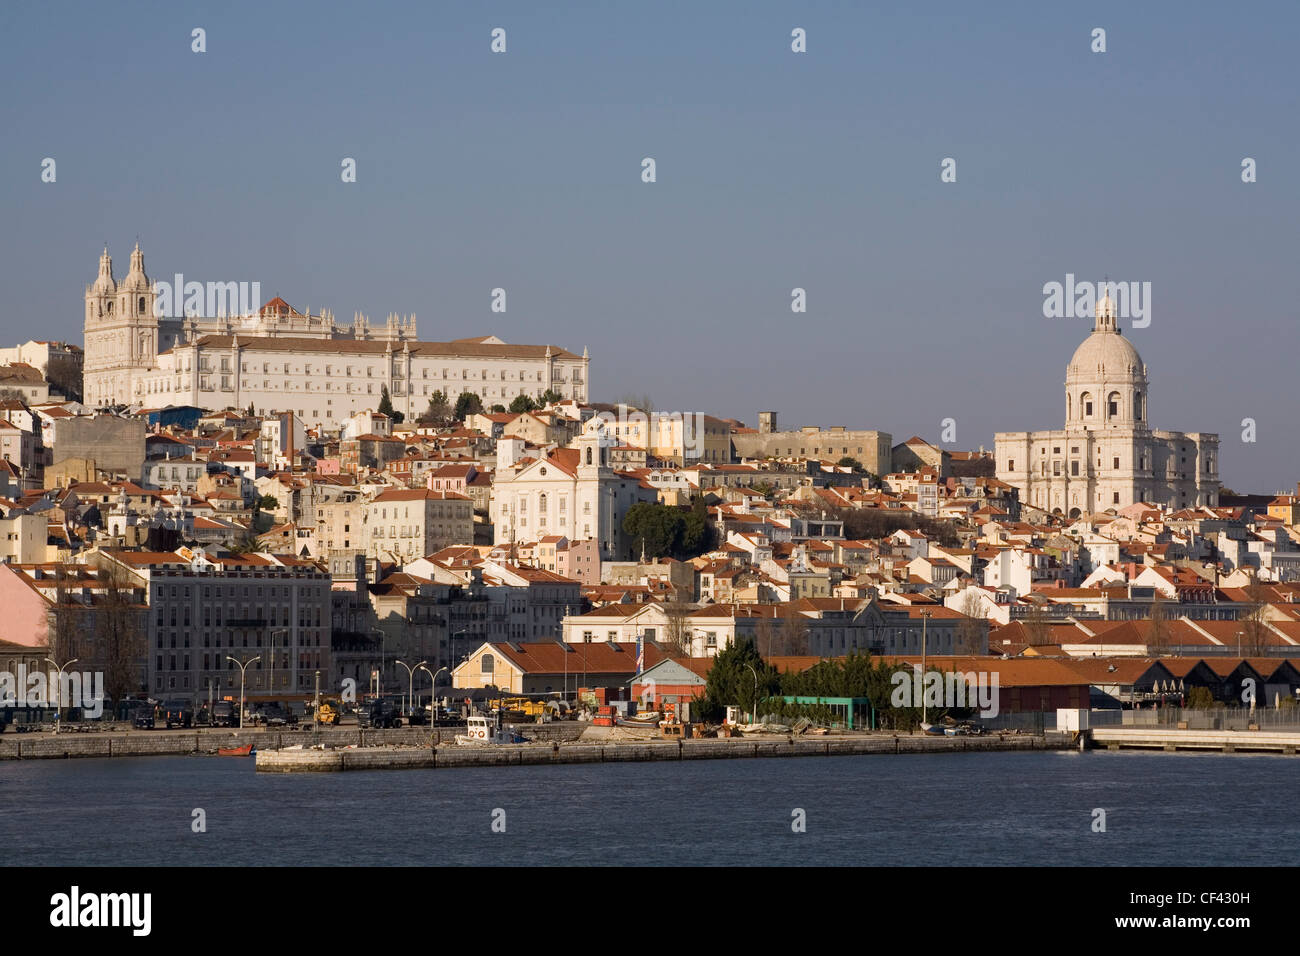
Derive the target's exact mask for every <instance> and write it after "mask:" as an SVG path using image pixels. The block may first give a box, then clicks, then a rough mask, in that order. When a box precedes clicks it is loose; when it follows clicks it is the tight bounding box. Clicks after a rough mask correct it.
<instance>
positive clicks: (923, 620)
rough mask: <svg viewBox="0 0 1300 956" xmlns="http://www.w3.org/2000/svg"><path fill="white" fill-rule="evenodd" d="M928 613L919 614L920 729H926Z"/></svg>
mask: <svg viewBox="0 0 1300 956" xmlns="http://www.w3.org/2000/svg"><path fill="white" fill-rule="evenodd" d="M930 614H931V612H930V611H922V612H921V729H922V730H925V729H926V726H925V725H926V710H925V637H926V634H925V632H926V625H927V624H928V623H929V622H930Z"/></svg>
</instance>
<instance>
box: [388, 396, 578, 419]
mask: <svg viewBox="0 0 1300 956" xmlns="http://www.w3.org/2000/svg"><path fill="white" fill-rule="evenodd" d="M562 399H563V396H562V395H560V394H559V393H558V392H555V391H553V390H551V389H549V388H548V389H547V390H546V391H545V392H543V393H542V395H541V397H540V398H533V397H532V396H531V395H525V394H524V393H523V392H520V393H519V394H518V395H516V396H515V397H514V399H513V400H512V401H511V402H510V405H509V406H506V405H501V404H497V405H493V406H492V407H491V408H490V409H487V408H485V407H484V405H483V399H481V398H479V396H478V395H477V394H475V393H474V392H461V393H460V395H459V396H458V397H457V399H456V402H455V404H452V402H451V400H450V399H449V398H448V397H447V393H446V392H444V391H442V389H438V390H437V391H436V392H434V393H433V394H432V395H430V396H429V404H428V405H427V406H426V407H425V409H424V412H423V413H421V415H420V417H419V418H417V419H416V421H417V422H418V423H419V424H421V425H432V426H435V427H437V426H443V425H450V424H452V423H454V422H463V421H464V420H465V419H466V418H468V417H469V416H470V415H482V414H483V413H484V412H485V411H491V412H494V413H495V412H510V413H511V414H514V415H522V414H523V413H524V412H535V411H537V410H538V409H539V408H545V407H546V406H547V405H553V404H555V403H556V402H559V401H561V400H562ZM379 410H380V411H381V412H383V413H384V414H385V415H388V416H389V417H390V418H392V419H393V420H394V421H395V422H397V423H398V424H400V423H401V422H402V420H403V416H402V413H401V412H394V411H393V403H392V399H390V398H389V396H388V386H384V389H383V392H382V393H381V395H380V401H379Z"/></svg>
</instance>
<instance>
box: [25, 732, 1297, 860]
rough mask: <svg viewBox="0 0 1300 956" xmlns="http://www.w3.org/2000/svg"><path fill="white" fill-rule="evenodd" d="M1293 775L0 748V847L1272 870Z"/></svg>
mask: <svg viewBox="0 0 1300 956" xmlns="http://www.w3.org/2000/svg"><path fill="white" fill-rule="evenodd" d="M1298 783H1300V761H1297V759H1296V758H1295V757H1280V756H1279V757H1272V756H1241V755H1220V754H1204V755H1201V754H1164V753H1160V754H1147V753H1131V752H1130V753H1101V752H1094V753H1088V754H1079V753H1073V752H1045V753H1044V752H1038V753H980V754H945V755H926V754H920V755H901V756H897V755H891V756H878V757H806V758H793V759H792V758H784V759H736V760H698V761H684V762H655V763H616V764H571V765H561V766H545V767H502V768H471V769H454V770H403V771H384V770H380V771H369V772H348V773H321V774H285V775H282V774H258V773H254V770H253V761H252V760H251V759H248V758H234V757H230V758H221V757H203V756H191V757H145V758H127V759H94V760H32V761H21V762H19V761H6V762H3V763H0V841H3V844H2V845H3V846H5V847H6V849H7V851H8V852H7V853H6V856H7V857H8V861H9V862H11V863H15V864H20V865H21V864H28V865H32V864H60V865H70V866H87V865H90V866H100V865H153V864H165V865H195V866H199V865H208V864H211V865H234V866H242V865H250V864H251V865H258V864H261V865H267V864H269V865H300V864H322V865H358V864H380V865H386V864H397V865H421V866H423V865H441V864H487V865H493V864H524V865H536V864H548V863H554V864H577V865H593V864H597V865H599V864H608V865H616V866H636V865H640V866H654V865H683V864H740V865H776V864H782V865H794V864H813V865H827V864H850V865H900V864H902V865H907V864H954V865H995V864H1007V865H1023V864H1047V865H1071V866H1073V865H1236V866H1249V865H1258V864H1264V865H1274V864H1276V865H1281V864H1290V863H1293V862H1294V859H1293V857H1294V847H1295V846H1297V845H1298V844H1300V815H1297V814H1296V813H1295V800H1296V797H1295V794H1296V792H1297V784H1298ZM1095 809H1101V810H1104V811H1105V832H1095V831H1094V827H1095V825H1096V824H1095V823H1094V821H1095V820H1097V819H1099V818H1098V817H1096V815H1095V814H1094V810H1095ZM196 810H202V811H203V815H202V819H203V820H204V822H205V824H206V832H202V833H196V832H194V830H193V826H192V821H194V820H195V819H197V817H196V814H195V811H196ZM797 811H802V819H803V821H804V824H805V829H804V831H803V832H796V828H795V824H797V823H798V822H799V819H800V816H801V815H800V814H799V813H798V812H797ZM494 821H495V829H494ZM502 828H504V832H499V831H501V830H502Z"/></svg>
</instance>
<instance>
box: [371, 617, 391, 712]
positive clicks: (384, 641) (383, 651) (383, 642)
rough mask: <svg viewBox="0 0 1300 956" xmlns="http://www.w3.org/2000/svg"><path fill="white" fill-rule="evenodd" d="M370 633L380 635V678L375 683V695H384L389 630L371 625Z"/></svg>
mask: <svg viewBox="0 0 1300 956" xmlns="http://www.w3.org/2000/svg"><path fill="white" fill-rule="evenodd" d="M370 633H372V634H378V635H379V680H378V681H377V682H376V683H375V696H376V697H383V696H384V667H385V666H386V665H387V663H388V662H387V661H386V660H385V657H386V656H387V653H388V651H387V646H388V632H387V631H385V630H384V629H383V628H382V627H373V626H372V627H371V628H370Z"/></svg>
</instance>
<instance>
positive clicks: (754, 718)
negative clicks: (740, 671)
mask: <svg viewBox="0 0 1300 956" xmlns="http://www.w3.org/2000/svg"><path fill="white" fill-rule="evenodd" d="M745 666H746V667H748V668H749V670H750V672H751V673H752V674H753V675H754V703H753V705H752V706H751V707H750V709H749V722H750V723H751V724H756V723H758V671H756V670H754V665H753V664H746V665H745Z"/></svg>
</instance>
